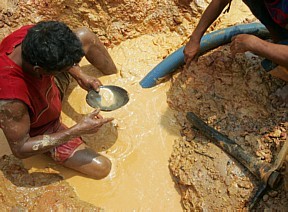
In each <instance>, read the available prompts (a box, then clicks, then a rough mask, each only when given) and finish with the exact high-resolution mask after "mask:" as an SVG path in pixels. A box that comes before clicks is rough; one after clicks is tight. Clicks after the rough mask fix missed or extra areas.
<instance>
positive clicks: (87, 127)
mask: <svg viewBox="0 0 288 212" xmlns="http://www.w3.org/2000/svg"><path fill="white" fill-rule="evenodd" d="M99 112H100V109H97V110H94V111H93V112H92V113H90V114H88V115H86V116H85V117H84V118H83V119H82V120H81V121H80V122H79V123H78V124H76V125H75V126H74V127H75V128H76V130H77V131H78V132H79V134H80V135H82V134H93V133H96V132H97V131H98V130H99V129H100V127H102V125H104V124H106V123H108V122H111V121H112V120H113V119H114V118H103V117H102V116H101V115H100V114H99Z"/></svg>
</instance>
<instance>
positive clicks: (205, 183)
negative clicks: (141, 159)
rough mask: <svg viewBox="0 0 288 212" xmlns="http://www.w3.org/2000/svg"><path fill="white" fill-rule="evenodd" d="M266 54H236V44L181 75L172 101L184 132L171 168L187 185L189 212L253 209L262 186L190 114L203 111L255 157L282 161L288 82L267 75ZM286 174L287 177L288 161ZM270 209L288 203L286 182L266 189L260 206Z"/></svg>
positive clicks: (183, 192)
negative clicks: (262, 62) (195, 125)
mask: <svg viewBox="0 0 288 212" xmlns="http://www.w3.org/2000/svg"><path fill="white" fill-rule="evenodd" d="M260 59H261V58H259V57H257V56H255V55H252V54H246V55H238V56H236V57H235V58H234V57H233V56H232V55H231V54H230V50H229V47H228V46H223V47H219V48H218V49H217V50H215V51H213V52H212V53H209V54H207V55H205V56H202V57H200V59H199V61H198V62H197V63H194V64H192V65H191V66H190V67H189V68H188V69H185V68H184V69H183V70H180V72H179V73H178V75H176V76H175V77H174V79H173V83H172V86H171V89H170V91H169V92H168V94H167V95H168V102H169V105H170V106H171V107H172V108H173V109H174V110H176V111H178V115H177V120H178V122H179V123H180V125H181V126H182V135H183V137H182V138H181V139H179V140H178V141H176V143H175V145H174V151H173V154H172V157H171V160H170V169H171V171H172V173H173V175H174V176H175V180H176V182H177V184H178V185H179V187H180V188H181V195H182V203H183V206H184V208H185V209H186V210H191V209H194V210H206V209H207V210H220V209H223V208H226V209H227V210H228V211H230V210H238V209H239V210H242V209H247V210H248V207H249V204H250V203H251V199H252V198H253V196H254V195H255V192H256V191H257V189H258V188H259V186H260V184H259V182H258V180H257V179H255V178H254V177H253V176H252V175H251V174H250V173H249V172H248V171H247V169H245V168H244V167H243V166H241V165H240V164H239V163H238V162H237V160H235V159H234V158H233V157H229V156H228V155H227V154H226V153H224V151H222V150H221V149H220V148H219V147H217V146H216V145H215V143H213V141H210V140H209V139H207V138H205V136H204V135H201V133H200V132H199V131H197V130H196V129H195V128H193V127H192V126H191V124H190V123H189V121H187V119H186V113H187V112H193V113H195V114H196V115H197V116H199V117H200V118H201V119H202V120H204V121H205V122H206V123H208V124H209V125H210V126H212V127H213V128H215V129H216V130H218V131H220V132H221V133H222V134H225V135H227V136H228V137H229V138H230V139H232V140H234V141H235V142H236V143H237V144H238V145H240V146H241V147H242V148H243V149H245V150H247V151H248V152H249V154H251V155H252V156H254V157H257V158H258V159H259V160H262V161H265V162H268V163H273V162H275V160H276V158H277V154H278V153H279V151H280V149H281V147H282V146H283V144H284V142H287V130H288V119H287V118H288V117H287V102H286V103H285V102H283V100H282V98H279V97H280V96H279V94H280V93H281V92H280V91H282V94H285V92H286V95H287V90H286V91H284V92H283V89H287V88H288V86H287V85H286V87H284V86H285V83H284V82H282V81H280V80H279V81H278V80H276V79H273V78H271V77H270V76H269V75H267V74H266V73H264V71H263V70H262V69H261V67H260V66H259V64H260ZM262 59H263V58H262ZM283 87H284V88H283ZM287 162H288V158H286V163H287ZM286 167H287V164H286ZM284 172H286V175H285V177H286V180H287V179H288V175H287V168H285V165H284V166H283V173H284ZM286 183H287V181H286ZM286 189H287V185H286ZM268 208H269V209H274V210H280V211H285V209H287V208H288V192H287V191H285V186H284V185H281V187H280V188H279V189H276V190H269V191H268V192H266V194H265V195H264V196H263V198H262V201H260V204H259V205H257V207H256V209H257V210H261V211H262V210H264V209H268Z"/></svg>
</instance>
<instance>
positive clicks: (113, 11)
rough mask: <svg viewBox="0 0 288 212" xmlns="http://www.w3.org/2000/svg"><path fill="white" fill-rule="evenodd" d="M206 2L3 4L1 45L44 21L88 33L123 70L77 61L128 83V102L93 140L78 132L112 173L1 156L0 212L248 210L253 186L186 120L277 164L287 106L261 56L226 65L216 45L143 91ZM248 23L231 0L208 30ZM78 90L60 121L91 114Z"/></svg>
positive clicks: (273, 200) (268, 200) (277, 198)
mask: <svg viewBox="0 0 288 212" xmlns="http://www.w3.org/2000/svg"><path fill="white" fill-rule="evenodd" d="M208 3H209V1H182V0H168V1H160V2H159V1H156V0H152V1H146V0H139V1H137V2H134V1H129V0H104V1H101V2H98V1H97V2H95V1H91V0H77V1H74V0H73V1H72V0H71V1H69V0H68V1H62V0H45V1H38V0H18V1H17V0H4V2H3V1H2V2H1V3H0V10H1V19H0V27H1V28H0V38H1V39H2V38H3V37H4V36H5V35H7V34H8V33H10V32H11V31H13V30H14V29H16V28H19V27H20V26H22V25H24V24H31V23H35V22H37V21H40V20H51V19H53V20H61V21H64V22H65V23H67V24H68V25H69V26H71V28H76V27H79V26H83V25H84V26H87V27H89V28H90V29H91V30H92V31H94V32H95V33H96V34H97V35H98V36H99V38H100V39H101V41H102V42H103V43H104V44H105V45H106V46H107V48H108V49H109V53H110V54H111V56H112V58H113V60H114V61H115V63H116V66H117V68H118V70H119V73H118V74H117V75H112V76H102V75H101V74H100V73H99V71H98V70H95V68H93V67H92V66H91V65H90V64H89V63H88V62H87V61H86V60H83V61H82V62H81V67H82V69H83V70H84V71H86V72H87V73H89V74H92V75H96V76H98V77H99V79H100V80H101V81H102V83H103V84H114V85H118V86H121V87H123V88H125V89H126V90H127V91H128V92H129V95H130V101H129V103H128V104H127V105H125V106H124V107H123V108H121V109H119V110H116V111H113V112H110V113H103V114H102V115H103V116H105V117H114V118H115V121H114V122H113V123H112V124H111V125H106V126H105V127H103V128H102V129H101V131H100V132H99V133H98V134H97V135H95V136H86V137H85V140H86V141H87V143H88V144H89V145H90V146H91V147H92V148H94V149H95V150H97V151H100V152H101V153H103V154H106V155H107V157H109V158H110V159H111V161H112V164H113V168H112V172H111V173H110V175H109V176H108V177H107V178H105V179H103V180H100V181H96V180H93V179H89V178H87V177H85V176H82V175H81V174H79V173H77V172H74V171H71V170H68V169H65V168H63V167H61V166H59V165H56V164H55V163H53V161H52V160H50V159H49V158H47V157H46V156H43V155H39V156H35V157H31V158H29V159H26V160H23V163H24V167H23V165H22V163H21V162H20V161H19V160H15V159H14V158H13V157H12V156H8V157H7V156H5V157H3V158H2V159H1V161H0V164H4V165H1V172H2V173H1V174H2V175H1V176H2V177H1V179H2V180H3V181H4V183H1V186H0V188H1V190H2V191H3V192H2V193H1V197H2V198H1V200H2V202H1V204H2V205H1V206H2V207H1V208H6V209H7V210H11V209H13V207H14V206H15V205H17V207H16V209H28V210H32V211H36V210H39V209H43V208H45V207H46V208H45V209H47V206H46V204H49V205H51V210H68V209H70V208H72V209H75V208H76V209H78V210H79V209H83V210H86V209H88V210H99V208H102V209H104V210H107V211H135V210H136V211H142V210H145V211H167V210H170V211H183V210H186V211H194V210H206V209H209V210H223V209H225V208H227V210H237V209H239V210H248V209H247V207H248V206H247V205H249V200H250V199H251V198H252V197H253V195H254V194H255V192H256V190H257V188H258V187H259V182H258V180H257V179H255V178H254V177H253V176H252V175H251V174H250V173H249V172H248V171H247V170H246V169H244V168H243V167H242V166H241V165H239V164H238V163H237V161H236V160H234V159H233V158H231V157H229V156H228V155H227V154H225V153H224V152H223V151H221V149H220V148H219V147H217V146H216V145H214V144H213V142H211V141H209V140H207V139H206V138H205V137H204V136H203V135H201V134H200V133H199V131H197V130H195V129H194V128H193V127H192V126H191V125H190V123H188V122H187V120H186V118H185V113H186V112H188V111H192V112H194V113H195V114H197V115H199V116H200V117H201V118H202V119H203V120H204V121H206V122H207V123H208V124H209V125H210V126H213V127H215V128H216V129H218V130H219V131H221V132H222V133H224V134H226V135H227V136H229V138H231V139H233V140H235V141H236V142H237V144H239V145H241V146H242V147H243V148H245V149H247V151H249V152H250V153H251V154H253V155H255V157H258V158H259V160H263V161H267V162H269V163H273V162H274V161H275V159H276V158H275V157H276V155H277V153H278V152H279V151H280V149H281V147H282V146H283V144H284V142H285V139H287V107H286V106H285V105H283V102H281V101H280V100H279V98H278V96H277V95H279V93H281V92H280V89H281V88H283V87H284V86H285V84H284V83H283V82H281V81H278V80H276V79H273V78H271V77H270V76H268V75H267V74H266V73H264V72H263V71H262V70H261V68H260V66H259V61H260V59H259V58H258V57H256V56H253V55H249V54H248V55H247V56H238V57H237V58H232V57H231V55H230V52H229V49H228V47H227V46H224V47H220V48H219V49H217V50H215V51H214V52H211V53H209V54H207V55H205V56H203V57H201V59H200V61H199V62H198V63H197V64H193V66H191V67H189V68H188V69H184V68H183V67H181V68H180V69H179V71H180V72H179V73H178V74H175V75H174V76H173V78H172V79H171V80H169V79H167V80H168V81H167V80H166V82H163V83H161V84H160V85H158V86H156V87H154V88H151V89H142V88H141V87H140V85H139V81H140V80H141V79H142V78H143V77H144V76H145V75H146V74H147V73H148V72H149V71H150V70H151V69H152V68H153V67H154V66H156V65H157V64H158V63H160V62H161V61H162V60H163V59H164V58H165V57H166V56H167V55H169V54H170V53H172V52H173V51H175V50H177V49H178V48H179V47H181V46H182V45H183V44H184V43H185V41H186V40H187V38H188V36H189V35H190V33H191V31H192V29H193V27H195V24H196V23H197V21H198V19H199V17H200V15H201V13H202V12H203V10H204V8H205V7H206V6H207V4H208ZM253 20H255V18H253V16H252V15H251V13H250V12H249V11H248V9H247V8H246V6H245V5H243V4H242V3H241V1H233V3H232V7H231V12H230V13H229V14H226V15H222V16H221V17H220V19H219V20H217V21H216V22H215V23H214V24H213V25H212V26H211V27H210V28H209V30H208V31H211V30H214V29H219V28H223V27H227V26H231V25H234V24H237V23H244V22H245V23H247V22H251V21H253ZM282 93H283V92H282ZM166 94H167V96H166ZM85 95H86V92H85V91H83V90H82V89H81V88H80V87H79V86H78V85H77V84H76V83H75V82H73V83H72V84H71V86H70V89H69V91H68V93H67V95H66V99H65V103H64V107H63V113H62V120H63V122H64V123H66V124H67V125H68V126H71V125H73V124H74V123H75V122H77V120H79V119H80V118H81V116H83V115H84V114H87V113H89V112H91V111H92V110H93V109H92V108H90V107H89V106H88V105H87V104H86V103H85ZM231 100H233V101H231ZM167 101H168V104H167ZM1 146H2V148H1V151H0V152H1V155H3V154H6V155H7V154H9V153H10V152H9V147H8V146H7V144H6V145H5V139H4V136H3V135H1ZM7 164H8V165H7ZM7 170H8V171H7ZM283 171H285V170H284V169H283ZM15 179H18V180H19V179H21V181H20V182H21V183H20V182H19V181H17V180H15ZM15 182H16V183H15ZM17 182H18V183H17ZM287 196H288V195H287V191H285V187H284V185H283V186H282V187H281V188H280V189H277V190H269V191H268V192H267V193H266V195H264V196H263V197H262V199H261V201H260V203H259V204H258V205H257V206H256V208H255V209H257V210H265V209H270V208H272V209H273V208H275V209H277V210H283V211H285V208H287ZM62 197H67V198H62ZM79 199H80V200H79ZM58 202H59V204H57V203H58ZM49 209H50V208H49ZM43 210H44V209H43Z"/></svg>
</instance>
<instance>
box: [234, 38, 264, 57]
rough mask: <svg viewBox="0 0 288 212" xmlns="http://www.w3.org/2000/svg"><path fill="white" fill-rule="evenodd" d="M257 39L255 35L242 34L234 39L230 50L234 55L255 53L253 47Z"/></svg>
mask: <svg viewBox="0 0 288 212" xmlns="http://www.w3.org/2000/svg"><path fill="white" fill-rule="evenodd" d="M258 39H259V38H257V37H256V36H254V35H247V34H241V35H236V36H234V37H232V39H231V46H230V50H231V53H232V55H235V54H237V53H244V52H247V51H253V46H254V45H255V44H256V43H257V40H258Z"/></svg>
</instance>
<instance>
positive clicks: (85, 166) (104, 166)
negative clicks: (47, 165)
mask: <svg viewBox="0 0 288 212" xmlns="http://www.w3.org/2000/svg"><path fill="white" fill-rule="evenodd" d="M63 165H64V166H65V167H68V168H71V169H74V170H76V171H79V172H81V173H83V174H86V175H88V176H89V177H92V178H94V179H97V180H99V179H102V178H104V177H106V176H107V175H108V174H109V173H110V170H111V162H110V160H109V159H108V158H106V157H105V156H103V155H100V154H99V153H97V152H95V151H94V150H92V149H91V148H89V147H88V146H87V145H85V144H81V145H80V146H79V147H78V148H77V149H76V150H75V151H74V153H73V155H72V156H71V157H70V158H68V159H67V160H66V161H65V162H64V163H63Z"/></svg>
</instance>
